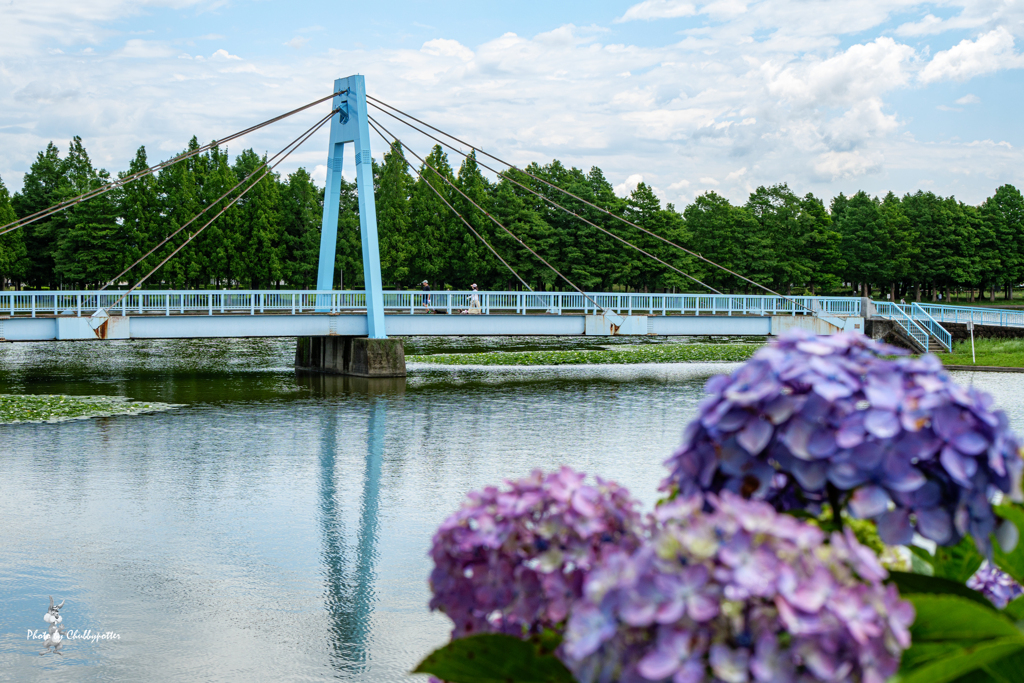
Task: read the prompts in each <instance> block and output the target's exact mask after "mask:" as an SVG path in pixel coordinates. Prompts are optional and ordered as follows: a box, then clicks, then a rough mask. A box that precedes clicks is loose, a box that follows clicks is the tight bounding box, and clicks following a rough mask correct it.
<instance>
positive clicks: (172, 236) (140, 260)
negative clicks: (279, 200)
mask: <svg viewBox="0 0 1024 683" xmlns="http://www.w3.org/2000/svg"><path fill="white" fill-rule="evenodd" d="M337 111H338V110H337V109H335V110H333V111H332V112H331V113H330V114H328V115H327V116H325V117H323V118H322V119H320V120H319V121H317V122H316V123H314V124H313V125H312V126H310V127H309V128H307V129H306V130H305V132H303V133H302V135H300V136H299V137H297V138H295V139H294V140H292V141H291V142H290V143H288V144H287V145H285V146H284V147H283V148H282V149H281V151H280V152H278V153H277V154H275V155H274V156H272V157H270V158H269V159H266V160H264V161H263V162H261V163H260V165H259V166H257V167H256V168H254V169H253V170H252V172H251V173H249V175H247V176H245V177H244V178H242V179H241V180H239V181H238V182H237V183H235V185H234V187H232V188H231V189H230V190H228V191H227V192H225V193H224V194H222V195H221V196H220V197H218V198H217V199H215V200H214V201H212V202H210V203H209V204H207V205H206V206H205V207H204V208H203V210H202V211H200V212H199V213H197V214H196V215H195V216H192V218H190V219H188V221H187V222H186V223H184V224H183V225H182V226H181V227H180V228H178V229H177V230H175V231H174V232H172V233H171V234H170V235H168V236H167V237H165V238H164V239H163V241H161V242H160V244H158V245H156V246H155V247H153V248H152V249H150V250H149V251H148V252H146V253H145V254H143V255H142V256H140V257H139V258H138V259H136V261H135V263H133V264H131V265H130V266H128V267H127V268H125V269H124V270H122V271H121V272H120V273H118V274H117V275H115V276H114V277H113V278H111V279H110V280H109V281H108V282H107V283H106V284H105V285H103V286H102V287H100V288H99V290H97V291H100V292H102V291H103V290H105V289H106V288H107V287H109V286H111V285H112V284H114V283H115V282H118V281H119V280H120V279H121V278H122V277H123V276H124V275H125V273H127V272H128V271H130V270H131V269H132V268H134V267H135V266H137V265H139V264H140V263H141V262H142V261H143V260H145V259H147V258H149V257H150V256H152V255H153V252H155V251H156V250H157V249H159V248H160V247H162V246H164V245H165V244H167V243H168V242H169V241H171V240H172V239H174V238H175V237H176V236H177V235H178V234H179V233H180V232H181V231H182V230H184V229H185V228H187V227H188V226H190V225H192V223H194V222H196V221H197V220H198V219H199V218H201V217H202V216H203V215H204V214H206V212H207V211H209V210H210V209H212V208H213V207H215V206H216V205H217V204H219V203H220V202H221V201H222V200H223V199H224V198H225V197H227V196H228V195H229V194H231V193H232V192H234V191H235V190H237V189H238V188H239V187H240V186H241V185H242V184H243V183H245V182H246V181H248V180H249V178H251V177H252V176H253V174H255V173H258V172H259V170H260V169H261V168H263V167H264V166H266V165H267V164H269V163H270V162H272V161H274V159H276V158H277V157H279V156H281V155H282V154H284V152H285V150H287V149H288V148H289V147H291V146H292V145H294V144H295V143H296V142H298V141H299V139H301V138H302V137H303V136H305V135H307V134H309V133H311V132H313V131H314V130H315V129H317V128H319V127H320V126H322V125H323V124H324V123H325V120H326V119H330V118H331V117H332V116H334V114H336V113H337ZM304 141H305V140H303V142H304ZM299 144H301V143H299ZM289 154H290V152H289Z"/></svg>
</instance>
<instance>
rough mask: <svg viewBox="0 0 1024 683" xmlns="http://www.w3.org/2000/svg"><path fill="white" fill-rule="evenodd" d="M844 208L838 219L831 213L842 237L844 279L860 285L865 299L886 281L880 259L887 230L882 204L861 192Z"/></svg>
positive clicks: (850, 199) (834, 212)
mask: <svg viewBox="0 0 1024 683" xmlns="http://www.w3.org/2000/svg"><path fill="white" fill-rule="evenodd" d="M844 199H845V198H844ZM843 204H844V205H843V206H842V209H841V211H840V212H838V213H839V215H838V217H837V216H836V213H837V212H836V211H833V219H834V220H835V222H836V228H837V231H838V232H839V234H840V235H842V240H843V242H842V245H843V254H844V255H845V257H846V279H847V280H849V281H850V282H852V283H854V284H855V285H857V284H859V285H860V286H861V290H862V294H863V295H864V296H868V295H869V290H870V288H871V286H872V285H879V284H881V283H882V282H883V281H884V279H885V278H884V274H883V270H882V268H883V264H882V258H883V254H884V253H885V233H886V230H885V218H884V216H883V215H882V211H881V208H880V204H881V202H879V201H878V199H877V198H874V197H871V196H869V195H868V194H867V193H866V192H864V191H861V192H858V193H857V194H855V195H853V196H852V197H850V198H849V200H848V201H845V202H843Z"/></svg>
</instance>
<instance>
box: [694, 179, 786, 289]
mask: <svg viewBox="0 0 1024 683" xmlns="http://www.w3.org/2000/svg"><path fill="white" fill-rule="evenodd" d="M683 218H684V219H685V220H686V227H687V229H688V230H689V231H690V234H691V235H692V237H691V239H692V242H691V244H692V245H693V248H694V250H695V251H696V252H697V253H699V254H701V255H702V256H704V257H705V258H708V259H710V260H711V261H714V262H715V263H717V264H718V265H720V266H723V267H724V268H728V269H729V270H732V271H734V272H736V273H738V274H740V275H743V276H746V277H748V278H750V279H752V280H754V281H755V282H757V283H760V284H762V285H770V284H771V282H772V274H773V271H774V253H773V251H772V248H771V243H770V242H769V241H768V239H767V237H766V236H765V235H764V234H763V232H762V230H761V226H760V223H758V221H757V219H756V218H755V217H754V215H753V214H752V213H751V212H750V211H749V210H748V209H746V208H744V207H737V206H733V205H732V204H731V203H729V200H728V199H726V198H725V197H723V196H721V195H719V194H718V193H716V192H714V191H711V192H707V193H705V194H702V195H700V196H698V197H697V198H696V199H695V200H694V202H693V203H692V204H690V205H689V206H687V207H686V209H685V210H684V211H683ZM704 268H705V271H704V273H703V277H702V279H703V280H704V281H705V282H707V283H708V284H710V285H712V286H713V287H715V288H716V289H719V290H723V291H724V290H731V291H749V287H750V286H749V285H748V283H746V282H745V281H743V280H741V279H739V278H737V277H734V276H733V275H731V274H729V273H728V272H726V271H724V270H721V269H719V268H715V267H713V266H710V265H708V264H704Z"/></svg>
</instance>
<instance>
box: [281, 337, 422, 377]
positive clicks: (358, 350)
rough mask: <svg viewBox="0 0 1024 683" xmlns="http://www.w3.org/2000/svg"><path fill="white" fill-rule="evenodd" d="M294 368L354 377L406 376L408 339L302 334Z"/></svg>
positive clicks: (297, 347)
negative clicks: (406, 341) (304, 335)
mask: <svg viewBox="0 0 1024 683" xmlns="http://www.w3.org/2000/svg"><path fill="white" fill-rule="evenodd" d="M295 367H296V369H298V370H304V371H306V372H319V373H326V374H331V375H350V376H352V377H405V341H404V340H403V339H368V338H366V337H342V336H328V337H299V338H298V339H297V340H296V344H295Z"/></svg>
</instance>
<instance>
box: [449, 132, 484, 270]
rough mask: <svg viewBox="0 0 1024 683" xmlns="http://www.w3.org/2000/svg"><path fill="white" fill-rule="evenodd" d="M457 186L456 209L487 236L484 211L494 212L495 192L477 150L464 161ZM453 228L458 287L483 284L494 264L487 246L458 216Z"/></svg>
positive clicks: (451, 241)
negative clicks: (481, 167)
mask: <svg viewBox="0 0 1024 683" xmlns="http://www.w3.org/2000/svg"><path fill="white" fill-rule="evenodd" d="M455 186H456V187H457V188H458V189H459V190H460V192H457V193H456V194H455V196H454V197H453V200H454V206H455V208H456V210H457V211H458V212H459V213H460V214H461V215H462V216H463V217H464V218H465V219H466V221H467V222H468V223H469V224H470V225H472V226H473V228H474V229H475V230H476V231H477V233H479V234H480V235H483V234H484V232H486V231H487V224H488V223H490V220H489V219H488V218H487V215H486V214H485V213H484V212H488V213H489V212H490V208H491V206H490V204H491V192H490V183H488V182H487V179H486V178H485V177H484V175H483V173H482V172H481V171H480V166H479V165H478V164H477V161H476V152H471V153H470V154H469V156H467V157H466V158H465V159H464V160H463V162H462V165H461V166H460V167H459V175H458V177H457V178H456V180H455ZM467 197H468V198H467ZM449 227H450V229H451V231H452V232H451V236H450V238H449V241H448V244H449V248H450V250H451V251H450V254H451V258H450V261H449V265H450V269H451V270H450V273H451V274H450V276H449V277H450V281H451V282H452V284H453V285H454V286H455V288H456V289H468V288H469V285H470V284H473V283H476V284H480V283H479V282H477V280H482V279H483V278H484V276H485V275H487V274H488V272H489V271H490V267H491V263H490V260H489V259H488V256H489V251H488V249H487V247H486V246H484V245H483V244H482V243H481V242H480V240H479V239H478V238H477V236H476V235H474V234H473V233H472V232H470V230H469V228H467V227H466V225H465V223H463V222H462V221H461V220H459V219H458V218H456V219H455V220H454V221H451V223H450V224H449Z"/></svg>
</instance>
